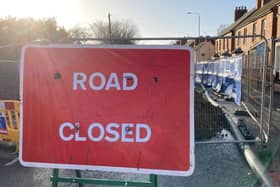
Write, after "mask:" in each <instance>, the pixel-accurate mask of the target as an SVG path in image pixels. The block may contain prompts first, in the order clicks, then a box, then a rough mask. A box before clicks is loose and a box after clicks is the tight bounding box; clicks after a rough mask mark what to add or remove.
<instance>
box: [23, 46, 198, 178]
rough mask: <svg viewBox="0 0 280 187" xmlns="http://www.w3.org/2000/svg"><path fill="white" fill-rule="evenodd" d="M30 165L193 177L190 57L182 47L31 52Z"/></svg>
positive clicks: (26, 115) (26, 116) (27, 74)
mask: <svg viewBox="0 0 280 187" xmlns="http://www.w3.org/2000/svg"><path fill="white" fill-rule="evenodd" d="M21 58H22V59H21V101H22V105H21V142H20V143H21V145H20V146H21V149H20V161H21V163H22V164H23V165H24V166H31V167H48V168H69V169H90V170H105V171H120V172H138V173H154V174H162V175H185V176H186V175H190V174H192V172H193V169H194V135H193V131H194V129H193V73H192V72H193V61H192V51H191V50H190V49H189V48H187V47H176V46H115V45H114V46H106V47H104V46H82V45H48V46H36V45H29V46H25V47H24V49H23V52H22V57H21Z"/></svg>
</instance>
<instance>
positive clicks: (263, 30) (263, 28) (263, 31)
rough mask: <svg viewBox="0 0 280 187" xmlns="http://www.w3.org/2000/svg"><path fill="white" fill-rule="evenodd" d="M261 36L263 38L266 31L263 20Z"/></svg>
mask: <svg viewBox="0 0 280 187" xmlns="http://www.w3.org/2000/svg"><path fill="white" fill-rule="evenodd" d="M261 29H262V30H261V35H262V36H265V30H266V21H265V19H264V20H262V26H261Z"/></svg>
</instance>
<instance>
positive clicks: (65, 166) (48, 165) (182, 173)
mask: <svg viewBox="0 0 280 187" xmlns="http://www.w3.org/2000/svg"><path fill="white" fill-rule="evenodd" d="M32 47H36V48H38V47H39V48H40V47H41V48H97V49H100V48H101V49H107V48H108V49H111V48H112V49H147V50H149V49H159V50H160V49H162V50H165V49H166V50H172V49H174V50H186V51H189V52H190V72H189V73H190V76H191V77H190V79H189V81H190V83H189V85H190V88H189V89H190V90H189V91H190V94H189V96H190V98H189V102H190V106H188V107H189V115H190V118H189V119H190V122H189V124H190V126H189V132H190V134H189V143H190V145H189V146H190V147H189V148H190V150H189V153H190V156H189V158H190V160H189V164H190V167H189V170H188V171H183V170H168V169H146V168H130V167H116V166H95V165H80V164H63V163H40V162H30V161H25V160H24V159H23V134H24V130H23V127H24V124H23V116H24V113H23V105H24V100H23V75H24V54H25V50H26V49H28V48H32ZM193 66H194V63H193V52H192V49H191V48H190V47H188V46H164V45H162V46H152V45H151V46H149V45H146V46H145V45H142V46H141V45H140V46H132V45H112V46H108V45H102V46H101V45H45V46H40V45H34V44H31V45H26V46H25V47H24V49H23V50H22V55H21V84H20V85H21V86H20V96H21V106H20V111H21V116H20V118H21V120H20V122H21V125H20V128H21V129H20V153H19V160H20V162H21V164H22V165H23V166H29V167H46V168H62V169H81V170H99V171H115V172H129V173H142V174H160V175H170V176H172V175H174V176H189V175H191V174H192V173H193V171H194V166H195V162H194V159H195V157H194V147H195V143H194V112H193V111H192V110H193V108H194V103H193V102H194V95H193V93H194V67H193Z"/></svg>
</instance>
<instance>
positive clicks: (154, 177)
mask: <svg viewBox="0 0 280 187" xmlns="http://www.w3.org/2000/svg"><path fill="white" fill-rule="evenodd" d="M150 182H151V183H152V186H153V187H157V175H153V174H152V175H150Z"/></svg>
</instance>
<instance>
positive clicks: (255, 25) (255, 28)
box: [252, 23, 257, 42]
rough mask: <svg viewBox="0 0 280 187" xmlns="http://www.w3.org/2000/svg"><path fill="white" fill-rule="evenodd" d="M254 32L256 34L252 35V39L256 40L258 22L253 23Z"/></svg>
mask: <svg viewBox="0 0 280 187" xmlns="http://www.w3.org/2000/svg"><path fill="white" fill-rule="evenodd" d="M252 33H253V35H254V36H253V37H252V41H253V42H254V41H255V40H256V35H257V24H256V23H254V24H253V31H252Z"/></svg>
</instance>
